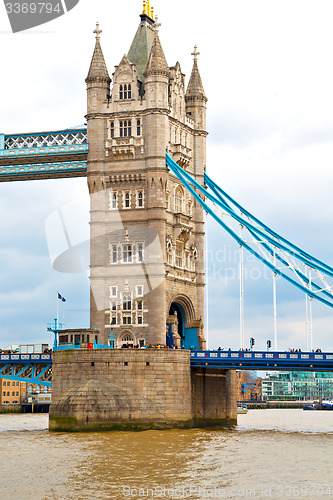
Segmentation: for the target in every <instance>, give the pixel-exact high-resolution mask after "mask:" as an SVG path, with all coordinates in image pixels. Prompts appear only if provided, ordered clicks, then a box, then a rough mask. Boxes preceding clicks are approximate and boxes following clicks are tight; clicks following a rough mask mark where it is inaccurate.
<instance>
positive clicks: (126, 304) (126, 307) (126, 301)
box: [123, 293, 132, 311]
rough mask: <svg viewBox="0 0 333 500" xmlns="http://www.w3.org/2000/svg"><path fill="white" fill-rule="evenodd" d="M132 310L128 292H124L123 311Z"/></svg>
mask: <svg viewBox="0 0 333 500" xmlns="http://www.w3.org/2000/svg"><path fill="white" fill-rule="evenodd" d="M131 310H132V297H131V294H129V293H124V295H123V311H131Z"/></svg>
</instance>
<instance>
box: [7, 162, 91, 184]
mask: <svg viewBox="0 0 333 500" xmlns="http://www.w3.org/2000/svg"><path fill="white" fill-rule="evenodd" d="M86 175H87V164H86V161H80V162H77V161H72V162H67V161H63V162H58V163H41V164H29V165H10V166H2V165H0V182H9V181H28V180H37V179H55V178H63V177H85V176H86Z"/></svg>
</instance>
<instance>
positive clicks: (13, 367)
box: [0, 354, 52, 387]
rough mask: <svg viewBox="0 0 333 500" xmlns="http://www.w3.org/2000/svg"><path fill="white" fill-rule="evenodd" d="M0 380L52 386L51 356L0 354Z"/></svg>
mask: <svg viewBox="0 0 333 500" xmlns="http://www.w3.org/2000/svg"><path fill="white" fill-rule="evenodd" d="M0 378H5V379H7V380H16V381H19V382H27V383H30V384H39V385H46V386H48V387H51V386H52V354H0Z"/></svg>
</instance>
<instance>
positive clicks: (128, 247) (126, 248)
mask: <svg viewBox="0 0 333 500" xmlns="http://www.w3.org/2000/svg"><path fill="white" fill-rule="evenodd" d="M125 252H126V260H125ZM121 257H122V263H123V264H132V263H133V245H132V243H123V246H122V256H121Z"/></svg>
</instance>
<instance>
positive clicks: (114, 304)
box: [111, 302, 117, 311]
mask: <svg viewBox="0 0 333 500" xmlns="http://www.w3.org/2000/svg"><path fill="white" fill-rule="evenodd" d="M116 310H117V302H111V311H116Z"/></svg>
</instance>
